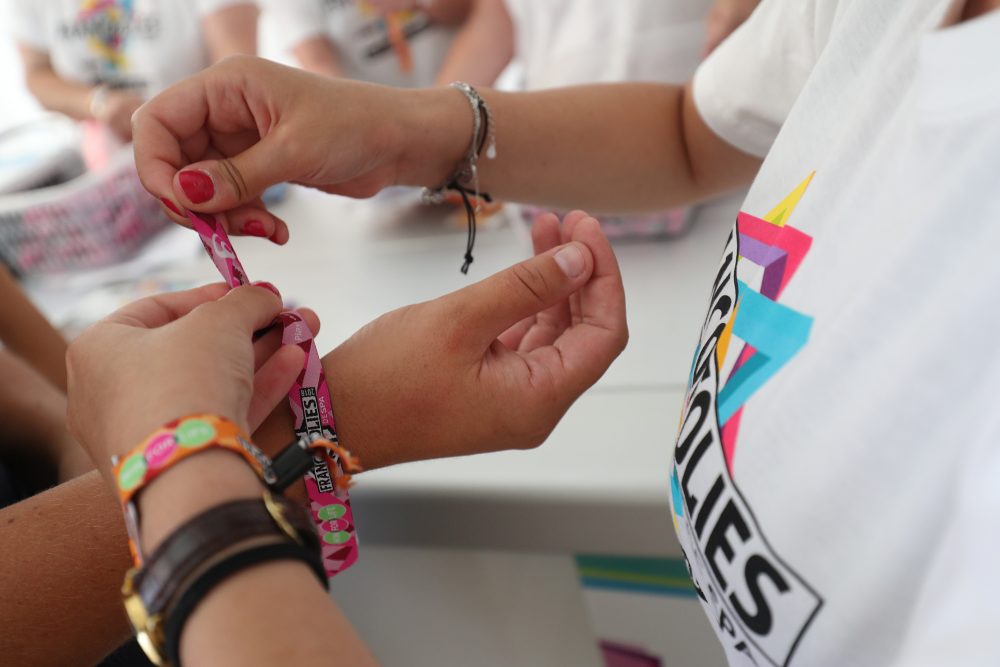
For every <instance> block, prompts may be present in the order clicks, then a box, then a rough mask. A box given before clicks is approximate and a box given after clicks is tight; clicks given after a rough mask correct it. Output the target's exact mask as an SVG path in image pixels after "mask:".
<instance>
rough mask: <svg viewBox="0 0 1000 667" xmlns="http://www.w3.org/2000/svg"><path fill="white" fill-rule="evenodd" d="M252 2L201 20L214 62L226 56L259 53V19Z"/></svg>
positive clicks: (212, 14) (225, 9)
mask: <svg viewBox="0 0 1000 667" xmlns="http://www.w3.org/2000/svg"><path fill="white" fill-rule="evenodd" d="M259 14H260V12H259V11H258V9H257V6H256V5H255V4H252V3H247V4H243V5H233V6H231V7H224V8H222V9H220V10H218V11H215V12H212V13H211V14H209V15H208V16H205V17H204V18H203V19H202V20H201V29H202V30H203V31H204V33H205V42H206V44H207V45H208V52H209V54H210V55H211V58H212V62H218V61H220V60H222V59H223V58H225V57H226V56H233V55H237V54H245V55H254V54H255V53H257V16H258V15H259Z"/></svg>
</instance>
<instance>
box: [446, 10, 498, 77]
mask: <svg viewBox="0 0 1000 667" xmlns="http://www.w3.org/2000/svg"><path fill="white" fill-rule="evenodd" d="M513 57H514V27H513V25H511V21H510V14H508V12H507V8H506V7H505V6H504V2H503V0H474V6H473V8H472V10H471V12H470V14H469V20H468V21H466V23H465V25H464V26H463V27H462V29H461V30H460V31H459V33H458V35H456V36H455V40H454V41H453V42H452V45H451V49H449V51H448V57H447V58H446V59H445V61H444V64H443V65H442V66H441V71H440V72H439V73H438V77H437V83H438V84H439V85H446V84H448V83H450V82H452V81H465V82H467V83H471V84H473V85H476V86H489V85H492V84H493V82H494V81H496V79H497V77H498V76H500V73H501V72H502V71H503V69H504V68H505V67H506V66H507V65H508V64H509V63H510V61H511V58H513Z"/></svg>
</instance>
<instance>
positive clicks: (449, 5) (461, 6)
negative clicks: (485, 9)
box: [424, 0, 475, 25]
mask: <svg viewBox="0 0 1000 667" xmlns="http://www.w3.org/2000/svg"><path fill="white" fill-rule="evenodd" d="M473 2H475V0H433V2H431V3H430V5H429V6H427V7H426V9H425V10H424V11H426V12H427V15H428V16H430V18H431V20H432V21H434V22H435V23H437V24H439V25H460V24H461V23H462V21H464V20H465V19H466V17H467V16H469V14H470V13H471V7H470V6H471V5H472V4H473Z"/></svg>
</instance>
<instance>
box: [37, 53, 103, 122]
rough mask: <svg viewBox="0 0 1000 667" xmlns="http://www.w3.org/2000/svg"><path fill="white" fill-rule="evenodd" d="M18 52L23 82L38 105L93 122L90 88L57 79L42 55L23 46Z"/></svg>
mask: <svg viewBox="0 0 1000 667" xmlns="http://www.w3.org/2000/svg"><path fill="white" fill-rule="evenodd" d="M18 51H19V52H20V54H21V62H22V64H23V66H24V82H25V84H26V85H27V87H28V90H29V91H30V92H31V94H32V95H34V96H35V99H37V100H38V103H39V104H41V105H42V106H43V107H45V108H46V109H49V110H50V111H58V112H59V113H62V114H65V115H67V116H69V117H70V118H75V119H77V120H87V119H90V118H92V116H91V115H90V96H91V93H92V92H93V86H88V85H85V84H82V83H76V82H74V81H67V80H66V79H63V78H62V77H60V76H59V75H58V74H56V72H55V70H53V69H52V63H51V61H50V60H49V55H48V54H47V53H45V52H44V51H39V50H38V49H34V48H32V47H30V46H25V45H24V44H19V45H18Z"/></svg>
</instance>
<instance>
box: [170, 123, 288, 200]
mask: <svg viewBox="0 0 1000 667" xmlns="http://www.w3.org/2000/svg"><path fill="white" fill-rule="evenodd" d="M273 143H274V140H273V139H272V138H271V136H270V135H269V136H267V137H264V138H263V139H261V140H260V141H258V142H257V143H255V144H254V145H253V146H251V147H250V148H248V149H246V150H245V151H243V152H242V153H240V154H238V155H235V156H233V157H228V158H222V159H218V160H204V161H202V162H195V163H194V164H191V165H188V166H187V167H184V169H182V170H181V171H179V172H177V174H176V175H175V176H174V182H173V190H174V195H175V196H176V197H177V201H178V202H179V203H180V204H181V205H182V206H183V207H184V208H189V209H194V210H196V211H206V212H210V213H217V212H221V211H227V210H229V209H232V208H235V207H237V206H239V205H241V204H247V203H250V202H253V201H254V200H256V199H257V198H258V197H260V195H261V194H262V193H263V192H264V190H266V189H267V188H268V187H270V186H272V185H274V184H275V183H281V182H282V181H285V180H288V178H289V176H290V172H289V169H288V165H286V164H285V163H284V162H283V161H282V160H281V158H280V157H278V156H279V155H281V153H282V151H277V150H269V146H270V145H271V144H273Z"/></svg>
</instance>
